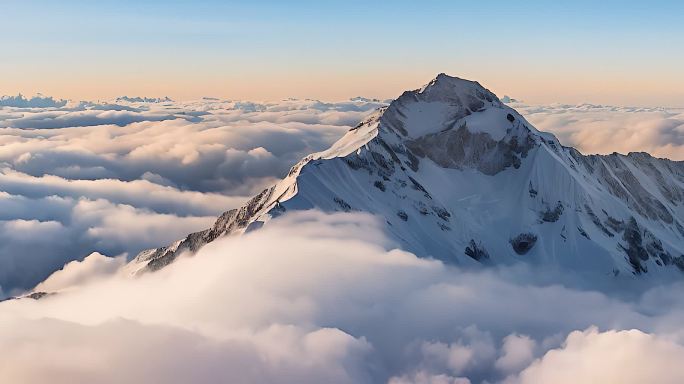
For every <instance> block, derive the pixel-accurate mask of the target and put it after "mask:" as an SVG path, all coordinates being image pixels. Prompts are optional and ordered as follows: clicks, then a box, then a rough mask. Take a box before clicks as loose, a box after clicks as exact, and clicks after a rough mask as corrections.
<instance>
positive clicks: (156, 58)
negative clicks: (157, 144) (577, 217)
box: [0, 0, 684, 107]
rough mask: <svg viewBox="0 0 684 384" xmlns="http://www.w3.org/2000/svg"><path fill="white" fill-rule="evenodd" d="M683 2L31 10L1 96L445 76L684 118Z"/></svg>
mask: <svg viewBox="0 0 684 384" xmlns="http://www.w3.org/2000/svg"><path fill="white" fill-rule="evenodd" d="M682 14H684V5H683V4H682V3H679V2H674V1H651V2H643V1H639V2H637V1H633V2H616V1H604V2H600V4H599V3H598V2H590V1H574V2H545V1H526V2H524V3H521V2H513V1H488V2H486V3H485V2H475V1H437V0H435V1H421V2H411V1H403V0H398V1H372V2H370V1H358V0H352V1H323V2H309V1H287V2H284V1H249V2H247V1H209V0H204V1H156V0H153V1H129V0H121V1H106V0H105V1H97V2H92V1H79V0H72V1H59V2H57V1H27V0H4V1H3V2H2V12H0V36H2V41H3V48H2V51H1V52H2V54H1V55H0V73H2V74H3V75H2V76H0V94H17V93H19V92H21V93H24V94H29V95H30V94H34V93H38V92H40V93H43V94H49V95H53V96H55V97H61V98H68V99H74V100H80V99H90V100H97V99H107V98H113V97H117V96H121V95H124V94H125V95H142V96H170V97H172V98H174V99H194V98H199V97H202V96H213V97H224V98H239V99H251V100H276V99H281V98H285V97H300V98H307V97H308V98H318V99H325V100H342V99H346V98H349V97H353V96H359V95H362V96H365V97H376V98H380V99H385V98H394V97H396V96H397V95H398V94H400V93H401V92H402V91H403V90H406V89H411V88H415V87H416V84H423V83H425V82H427V81H429V80H430V79H431V78H433V77H434V76H435V75H436V74H437V73H439V72H446V73H449V74H451V75H456V76H460V77H464V78H469V79H474V80H478V81H479V82H480V83H482V84H483V85H485V86H486V87H488V88H489V89H491V90H492V91H494V92H495V93H497V94H498V95H499V96H502V95H504V94H506V95H510V96H511V97H514V98H518V99H522V100H524V101H526V102H528V103H552V102H561V103H583V102H592V103H602V104H613V105H634V106H669V107H682V106H684V76H683V75H682V73H681V68H683V67H684V51H683V50H682V49H680V48H679V47H682V46H684V24H682V23H681V22H680V18H681V15H682Z"/></svg>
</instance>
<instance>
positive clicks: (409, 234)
mask: <svg viewBox="0 0 684 384" xmlns="http://www.w3.org/2000/svg"><path fill="white" fill-rule="evenodd" d="M314 208H315V209H319V210H322V211H325V212H334V211H360V212H368V213H371V214H374V215H377V216H379V217H382V218H383V220H384V222H385V230H386V233H387V234H388V236H389V237H390V238H392V239H394V240H395V242H396V244H397V246H398V247H400V248H402V249H405V250H407V251H410V252H413V253H415V254H416V255H418V256H421V257H431V258H435V259H439V260H442V261H444V262H447V263H454V264H458V265H461V266H468V265H480V264H494V263H503V264H506V263H514V262H518V261H521V260H522V261H525V262H529V263H534V264H548V265H552V266H555V267H558V268H569V269H572V270H574V271H578V272H581V271H590V272H598V273H600V274H604V275H606V276H617V275H620V274H625V273H627V274H634V275H643V274H646V273H649V274H653V273H658V271H676V270H684V162H676V161H670V160H667V159H657V158H654V157H652V156H650V155H649V154H646V153H630V154H628V155H621V154H611V155H606V156H603V155H590V156H586V155H583V154H581V153H580V152H579V151H577V150H575V149H574V148H569V147H564V146H563V145H561V144H560V142H559V141H558V140H557V139H556V137H555V136H554V135H552V134H550V133H544V132H540V131H538V130H537V129H535V128H534V127H533V126H532V125H531V124H530V123H529V122H527V121H526V120H525V118H524V117H523V116H521V115H520V114H519V113H517V112H516V111H515V110H514V109H512V108H510V107H508V106H507V105H505V104H503V103H502V102H501V101H500V100H499V99H498V98H497V97H496V95H494V94H493V93H492V92H490V91H489V90H487V89H485V88H483V87H482V86H481V85H480V84H479V83H477V82H472V81H468V80H463V79H459V78H456V77H450V76H447V75H444V74H440V75H438V76H437V77H436V78H435V79H434V80H432V81H431V82H430V83H428V84H427V85H425V86H424V87H422V88H420V89H417V90H413V91H407V92H404V93H403V94H402V95H401V96H400V97H399V98H397V99H396V100H394V101H393V102H392V103H391V104H390V105H389V106H388V107H385V108H382V109H380V110H378V111H376V112H375V113H374V114H372V115H371V116H369V117H368V118H367V119H365V120H364V121H362V122H361V123H360V124H359V125H358V126H356V127H355V128H353V129H351V130H350V131H349V132H347V134H346V135H345V136H344V137H342V138H341V139H340V140H339V141H338V142H336V143H335V144H333V145H332V147H330V148H329V149H328V150H325V151H323V152H319V153H315V154H312V155H309V156H307V157H306V158H304V159H302V160H301V161H300V162H299V163H297V164H296V165H295V166H294V167H292V169H291V170H290V172H289V174H288V175H287V176H286V177H285V178H284V179H283V180H282V181H280V182H279V183H278V184H276V185H274V186H272V187H270V188H268V189H265V190H264V191H262V192H261V193H259V194H258V195H257V196H255V197H254V198H252V199H251V200H250V201H249V202H247V204H245V205H244V206H242V207H240V208H238V209H233V210H230V211H228V212H225V213H224V214H222V215H221V216H220V217H219V218H218V219H217V221H216V223H215V224H214V226H213V227H212V228H209V229H207V230H204V231H201V232H197V233H192V234H190V235H188V236H187V237H186V238H184V239H181V240H179V241H177V242H175V243H174V244H172V245H169V246H166V247H161V248H157V249H152V250H147V251H144V252H142V253H140V254H139V255H138V256H137V257H135V258H134V259H133V260H132V261H131V262H130V263H129V265H128V266H127V268H128V269H129V271H130V273H133V274H135V273H141V272H144V271H154V270H158V269H160V268H163V267H164V266H166V265H168V264H170V263H171V262H173V261H174V260H175V259H177V258H178V257H179V256H181V255H182V254H186V253H187V254H192V253H194V252H196V251H197V250H198V249H199V248H201V247H202V246H203V245H205V244H207V243H209V242H211V241H213V240H215V239H217V238H219V237H221V236H225V235H234V234H242V233H244V232H245V231H249V230H257V229H259V228H260V227H261V226H263V225H268V222H269V220H270V219H272V218H274V217H277V216H279V215H282V214H283V213H285V212H288V211H294V210H305V209H314ZM668 273H671V272H668Z"/></svg>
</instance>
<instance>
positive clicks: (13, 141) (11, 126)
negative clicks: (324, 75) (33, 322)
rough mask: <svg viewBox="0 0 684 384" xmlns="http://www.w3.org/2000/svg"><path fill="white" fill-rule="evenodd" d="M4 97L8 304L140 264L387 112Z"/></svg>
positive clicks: (360, 106)
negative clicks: (129, 262) (129, 261)
mask: <svg viewBox="0 0 684 384" xmlns="http://www.w3.org/2000/svg"><path fill="white" fill-rule="evenodd" d="M2 100H4V101H3V102H1V103H0V105H1V106H0V239H1V240H2V243H1V244H0V289H1V290H0V298H2V297H4V296H8V295H15V294H20V293H21V291H22V290H24V289H28V288H31V287H32V286H34V285H35V284H37V283H38V282H40V281H41V280H43V279H44V278H45V277H47V275H49V274H50V273H51V272H53V271H55V270H57V269H59V268H61V267H62V266H63V265H64V264H65V263H67V262H69V261H71V260H80V259H82V258H84V257H85V256H86V255H88V254H90V253H91V252H101V253H103V254H106V255H110V256H114V255H119V254H127V255H128V256H129V257H131V256H133V255H135V254H136V253H138V252H139V251H141V250H143V249H146V248H151V247H156V246H159V245H160V244H165V243H168V242H170V241H174V240H176V239H178V238H181V237H183V236H184V235H186V234H188V233H190V232H194V231H198V230H201V229H204V228H206V227H208V226H210V225H211V223H212V222H213V220H214V217H215V216H217V215H219V214H221V213H222V212H223V211H226V210H228V209H231V208H234V207H236V206H239V205H240V204H242V203H243V202H244V201H245V200H246V199H248V198H249V197H251V196H252V195H253V194H255V193H257V192H258V191H260V190H261V189H262V188H265V187H267V186H268V185H270V184H272V183H274V182H275V181H276V180H278V179H279V178H281V177H282V176H284V175H285V174H286V173H287V171H288V170H289V168H290V167H291V166H292V165H293V164H294V163H296V162H297V161H298V160H299V159H300V158H302V157H303V156H305V155H307V154H309V153H311V152H316V151H319V150H322V149H324V148H326V147H327V146H329V145H330V144H331V143H332V142H333V141H335V140H336V139H337V138H338V137H339V136H341V135H342V134H343V132H344V131H346V130H347V129H349V128H350V126H351V125H353V124H356V123H357V121H358V120H360V119H361V118H362V117H363V116H365V115H366V114H367V113H370V112H371V111H372V110H373V109H375V108H377V107H379V106H380V105H382V104H381V103H379V102H374V101H355V102H352V101H348V102H338V103H322V102H320V101H315V100H285V101H281V102H278V103H253V102H240V101H222V100H215V99H212V100H210V99H207V100H199V101H192V102H184V103H179V102H173V101H171V100H167V99H150V98H139V97H126V98H119V99H118V100H117V101H115V102H101V103H99V102H98V103H96V102H77V103H75V102H69V103H67V102H62V101H59V102H52V101H50V100H52V99H51V98H38V99H35V98H34V99H25V98H23V97H14V98H9V97H6V98H3V99H2ZM41 103H42V104H41ZM29 245H31V252H25V249H27V248H26V247H28V246H29Z"/></svg>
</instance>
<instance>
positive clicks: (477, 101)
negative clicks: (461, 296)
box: [382, 73, 517, 141]
mask: <svg viewBox="0 0 684 384" xmlns="http://www.w3.org/2000/svg"><path fill="white" fill-rule="evenodd" d="M487 111H489V112H490V113H488V115H490V114H491V115H496V116H491V119H489V117H490V116H488V118H487V119H485V120H486V121H487V122H488V124H487V125H488V126H487V127H485V128H486V130H487V131H488V133H489V134H491V135H492V137H493V138H494V139H495V140H497V141H498V140H500V139H501V138H502V137H503V136H504V135H505V134H506V131H507V129H508V128H510V127H511V122H510V121H507V115H508V114H509V113H510V112H513V113H514V111H513V110H508V109H507V107H506V106H505V105H504V104H503V103H502V102H501V101H500V100H499V99H498V98H497V97H496V95H495V94H494V93H492V92H491V91H489V90H488V89H486V88H484V87H483V86H481V85H480V84H479V83H478V82H476V81H470V80H465V79H461V78H458V77H453V76H448V75H446V74H443V73H440V74H439V75H437V77H435V78H434V79H433V80H432V81H430V82H429V83H427V84H426V85H424V86H423V87H421V88H419V89H416V90H413V91H406V92H404V93H403V94H402V95H401V96H399V98H397V99H396V100H394V101H393V102H392V103H391V104H390V105H389V107H388V108H387V110H386V111H385V112H384V113H383V116H382V122H383V123H384V126H385V127H388V128H389V129H390V130H393V131H395V132H399V133H400V134H401V135H402V136H404V137H408V138H413V139H416V138H420V137H422V136H425V135H428V134H436V133H439V132H443V131H446V130H450V129H452V128H454V127H456V128H458V127H460V126H461V125H462V124H463V123H466V124H468V121H465V120H464V119H465V118H467V117H468V116H470V115H472V114H474V113H484V112H487ZM502 113H503V116H499V115H501V114H502ZM516 115H517V113H516ZM490 123H491V124H490ZM473 128H477V127H474V126H473Z"/></svg>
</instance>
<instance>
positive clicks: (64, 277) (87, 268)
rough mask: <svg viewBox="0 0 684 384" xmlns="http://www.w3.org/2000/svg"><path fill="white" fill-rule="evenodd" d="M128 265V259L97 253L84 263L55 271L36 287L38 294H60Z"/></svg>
mask: <svg viewBox="0 0 684 384" xmlns="http://www.w3.org/2000/svg"><path fill="white" fill-rule="evenodd" d="M125 263H126V258H125V257H123V256H119V257H108V256H104V255H102V254H99V253H97V252H93V253H92V254H90V255H88V256H87V257H86V258H85V259H83V260H82V261H78V260H74V261H71V262H69V263H67V264H66V265H65V266H64V267H63V268H62V269H60V270H58V271H55V272H54V273H53V274H51V275H50V276H49V277H48V278H47V279H45V281H43V282H41V283H40V284H38V285H37V286H36V288H35V289H34V291H36V292H58V291H61V290H64V289H66V288H71V287H73V286H78V285H81V284H84V283H86V282H88V281H91V280H94V279H98V278H100V277H102V275H109V274H112V273H115V272H116V271H118V270H119V269H120V268H121V267H123V266H124V265H125Z"/></svg>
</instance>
